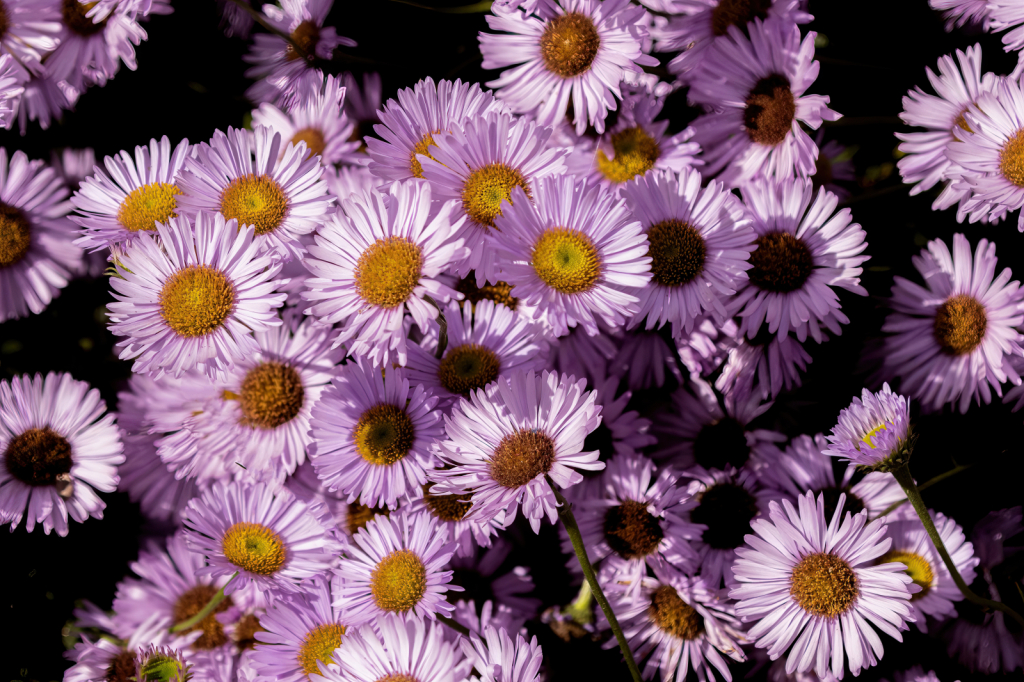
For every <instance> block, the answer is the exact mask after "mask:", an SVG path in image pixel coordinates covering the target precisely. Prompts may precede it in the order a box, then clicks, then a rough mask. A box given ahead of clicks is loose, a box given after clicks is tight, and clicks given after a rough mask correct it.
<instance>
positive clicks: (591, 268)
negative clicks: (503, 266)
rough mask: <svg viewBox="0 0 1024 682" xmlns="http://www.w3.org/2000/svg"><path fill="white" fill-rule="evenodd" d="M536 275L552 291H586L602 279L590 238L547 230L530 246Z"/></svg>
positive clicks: (599, 263) (598, 258) (581, 234)
mask: <svg viewBox="0 0 1024 682" xmlns="http://www.w3.org/2000/svg"><path fill="white" fill-rule="evenodd" d="M531 262H532V263H533V269H534V271H535V272H536V273H537V276H538V277H540V278H541V280H542V281H543V282H544V283H545V284H547V285H548V286H549V287H551V288H552V289H554V290H555V291H559V292H561V293H563V294H578V293H581V292H584V291H588V290H589V289H590V288H591V287H593V286H594V283H595V282H597V280H598V278H599V277H600V276H601V258H600V256H599V255H598V253H597V248H596V247H595V246H594V242H592V241H591V240H590V237H588V236H587V235H585V234H584V233H582V232H580V231H579V230H570V229H568V228H565V227H549V228H548V229H546V230H545V231H544V233H543V234H542V235H541V236H540V238H539V239H538V240H537V242H536V243H535V244H534V245H533V254H532V257H531Z"/></svg>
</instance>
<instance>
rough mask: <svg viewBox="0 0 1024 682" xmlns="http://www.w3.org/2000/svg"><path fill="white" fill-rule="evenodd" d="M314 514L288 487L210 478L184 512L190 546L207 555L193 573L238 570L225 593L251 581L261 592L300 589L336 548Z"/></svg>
mask: <svg viewBox="0 0 1024 682" xmlns="http://www.w3.org/2000/svg"><path fill="white" fill-rule="evenodd" d="M316 513H317V510H315V509H314V508H312V507H307V506H306V505H305V504H303V503H302V502H300V501H299V500H298V499H296V498H295V495H293V494H292V493H291V492H290V491H288V490H287V489H281V490H278V491H277V492H274V491H273V490H272V489H271V488H269V487H267V486H265V485H259V484H256V485H253V484H251V483H248V482H243V481H235V482H232V483H229V484H226V485H225V484H223V483H221V482H217V483H214V484H213V486H212V487H211V488H210V490H208V491H206V492H205V493H203V495H202V497H199V498H197V499H194V500H192V501H191V502H189V504H188V510H187V511H186V513H185V539H186V540H187V541H188V545H189V548H190V549H191V550H192V551H193V552H196V553H199V554H202V555H204V556H205V557H206V563H207V565H206V566H205V567H204V568H201V569H200V570H199V571H197V573H196V575H199V576H204V575H208V576H210V578H212V579H213V580H217V579H219V578H220V577H221V576H231V575H234V574H236V573H237V576H236V577H235V578H234V579H232V580H231V581H230V582H229V583H228V584H227V586H226V587H225V588H224V592H225V593H227V594H233V593H234V592H237V591H239V590H241V589H243V588H247V587H249V586H250V585H252V586H254V587H255V588H256V589H258V590H260V591H262V592H264V593H267V592H276V593H278V594H280V593H289V592H290V593H297V592H300V588H299V583H300V582H301V581H303V580H305V579H307V578H312V577H313V576H317V575H321V574H323V573H324V572H325V571H327V570H328V568H329V567H330V566H331V564H332V563H333V562H334V560H335V558H336V557H335V553H336V552H337V551H338V550H339V549H340V545H339V543H338V542H337V541H336V540H334V539H333V538H332V536H331V535H330V534H329V533H328V532H327V529H326V528H325V527H324V526H323V525H321V523H320V521H318V519H317V517H316Z"/></svg>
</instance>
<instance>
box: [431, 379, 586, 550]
mask: <svg viewBox="0 0 1024 682" xmlns="http://www.w3.org/2000/svg"><path fill="white" fill-rule="evenodd" d="M585 386H586V381H585V380H580V381H576V377H567V376H565V375H558V374H556V373H555V372H543V373H542V374H539V375H538V374H536V373H535V372H533V371H532V370H531V371H530V372H524V371H522V370H519V371H516V372H513V373H511V374H510V375H509V376H501V377H498V380H497V381H495V382H494V383H491V384H488V385H487V386H486V388H482V389H478V390H476V391H474V392H473V393H472V394H471V396H470V398H469V399H465V398H463V399H462V400H461V401H460V402H459V404H458V405H456V406H455V408H454V409H453V410H452V413H451V416H450V417H449V416H446V417H445V431H446V432H447V434H448V439H447V440H443V441H440V442H439V443H438V448H439V451H438V454H439V455H440V457H441V459H442V461H443V462H444V463H445V464H448V465H450V468H445V469H435V470H434V471H433V472H432V479H433V480H434V481H435V482H436V485H435V486H434V488H433V490H434V491H435V493H437V494H445V495H451V494H455V495H465V494H467V493H470V494H472V497H471V501H472V505H473V506H472V509H470V511H469V513H468V514H467V515H466V518H467V519H490V518H495V517H499V518H500V519H501V521H502V523H503V524H504V525H505V526H506V527H507V526H508V525H510V524H511V523H512V521H514V520H515V517H516V514H517V513H518V511H519V506H520V504H522V506H523V516H525V517H526V518H527V519H529V521H530V527H531V528H533V530H534V532H535V533H537V532H540V524H541V521H542V520H543V519H544V517H545V516H546V517H547V518H548V520H550V521H551V523H554V522H555V520H556V518H557V508H556V502H555V496H554V494H553V493H552V491H551V489H550V487H549V486H548V482H547V480H546V479H547V478H548V477H550V479H551V480H552V481H553V482H554V483H555V484H557V485H558V486H559V487H560V488H568V487H570V486H573V485H575V484H577V483H579V482H580V481H581V480H583V476H582V475H580V473H579V472H578V471H575V470H576V469H584V470H590V471H598V470H600V469H603V468H604V463H603V462H600V461H598V456H599V453H598V452H581V450H582V448H583V441H584V439H585V438H586V436H587V434H589V433H590V432H591V431H593V430H594V429H595V428H597V426H598V424H600V423H601V408H600V407H599V406H597V405H596V404H595V401H596V399H597V396H596V395H595V393H594V391H589V392H588V391H586V390H584V389H585Z"/></svg>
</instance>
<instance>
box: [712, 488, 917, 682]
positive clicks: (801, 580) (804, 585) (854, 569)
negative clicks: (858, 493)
mask: <svg viewBox="0 0 1024 682" xmlns="http://www.w3.org/2000/svg"><path fill="white" fill-rule="evenodd" d="M844 502H845V495H841V496H840V499H839V503H838V504H837V506H836V511H835V514H833V516H832V519H831V521H827V520H826V518H825V502H824V497H823V496H821V495H819V496H818V499H817V501H815V499H814V494H813V493H807V494H806V495H803V496H801V497H800V498H799V500H798V503H799V508H795V507H794V506H793V504H792V503H791V502H789V501H788V500H784V501H783V502H782V505H780V504H779V503H778V502H776V501H774V500H773V501H772V502H771V511H770V512H769V516H770V517H771V519H770V520H768V519H759V520H756V521H754V522H753V529H754V533H756V536H755V535H748V536H747V545H748V546H746V547H742V548H740V549H739V550H737V556H738V558H737V560H736V563H735V565H734V566H733V574H734V575H735V578H736V580H737V581H738V582H739V583H740V584H739V585H738V586H737V587H734V588H733V589H731V590H730V591H729V596H730V597H731V598H733V599H736V600H738V604H737V605H736V613H737V615H739V616H740V617H741V618H742V619H743V620H744V621H756V622H755V624H754V625H753V627H751V629H750V632H749V633H748V634H749V637H750V638H751V639H754V640H756V641H755V642H754V644H755V646H757V647H758V648H762V649H767V650H768V655H769V657H770V658H771V659H772V660H776V659H778V658H779V657H780V656H782V655H783V654H784V653H785V652H786V651H787V650H789V656H788V658H787V661H786V672H788V673H792V672H794V671H796V672H806V671H808V670H811V669H813V670H814V672H815V673H816V674H817V675H818V676H819V677H821V676H823V675H825V673H826V672H827V671H828V670H829V669H830V668H831V671H832V674H833V675H835V676H836V677H842V675H843V670H844V666H843V654H844V653H845V654H846V657H847V659H848V664H849V668H850V671H851V672H852V673H853V674H854V675H857V674H859V673H860V671H861V670H862V669H864V668H868V667H871V666H873V665H874V664H875V663H877V662H878V659H879V658H881V656H882V653H883V645H882V640H881V639H879V637H878V634H877V633H876V632H875V630H874V628H872V627H871V626H872V625H874V626H875V627H876V628H878V629H879V630H881V631H882V632H884V633H885V634H887V635H889V636H890V637H893V638H894V639H896V640H897V641H900V642H902V641H903V637H902V636H901V635H900V630H905V629H907V627H908V626H907V623H908V622H912V621H913V615H912V609H911V607H910V598H911V595H912V594H913V593H914V592H916V591H917V590H918V588H917V586H916V585H913V581H912V580H911V578H910V576H908V575H907V574H906V573H904V572H903V565H902V564H899V563H887V564H882V565H880V566H875V565H872V564H873V563H874V560H875V559H877V558H878V557H880V556H882V555H883V554H885V552H886V551H888V550H889V548H890V546H891V544H892V542H891V540H889V539H888V538H886V537H885V534H886V525H885V523H884V522H879V521H874V522H872V523H868V516H867V512H863V511H862V512H860V513H858V514H853V515H851V514H850V513H849V512H847V513H846V514H845V518H844V514H843V511H844V510H843V503H844ZM826 523H827V524H828V525H827V526H826ZM790 645H792V648H790Z"/></svg>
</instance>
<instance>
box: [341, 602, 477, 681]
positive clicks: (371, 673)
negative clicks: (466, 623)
mask: <svg viewBox="0 0 1024 682" xmlns="http://www.w3.org/2000/svg"><path fill="white" fill-rule="evenodd" d="M444 629H445V626H444V625H441V624H440V623H426V622H424V621H423V620H421V619H418V618H415V619H410V620H404V621H403V620H399V619H397V618H377V619H376V621H374V622H371V623H370V625H368V626H367V627H361V628H358V629H355V630H353V631H352V633H351V634H349V635H347V636H345V637H344V638H343V639H342V642H341V646H340V647H338V650H337V651H336V652H335V657H334V660H335V662H337V663H338V664H339V665H340V667H341V672H340V674H339V673H335V672H334V671H328V674H327V675H325V676H324V678H325V679H326V680H327V682H381V681H382V680H389V681H391V680H394V681H395V682H397V681H398V680H403V681H404V680H430V682H461V681H462V680H465V679H466V677H467V675H468V674H469V670H470V667H471V665H472V664H471V663H470V661H468V660H466V659H465V658H464V656H463V655H462V652H461V651H460V650H459V648H458V647H456V646H455V644H453V643H452V642H448V641H445V638H444V632H443V630H444Z"/></svg>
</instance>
